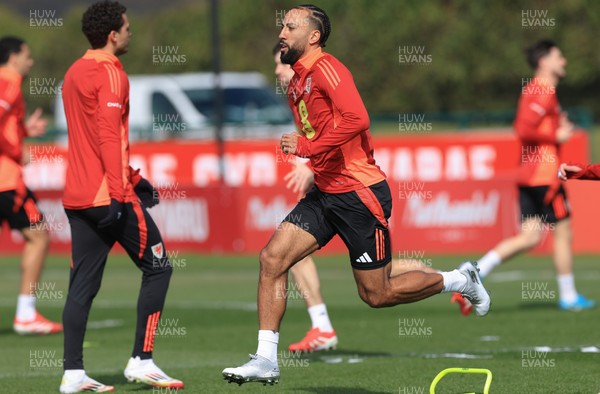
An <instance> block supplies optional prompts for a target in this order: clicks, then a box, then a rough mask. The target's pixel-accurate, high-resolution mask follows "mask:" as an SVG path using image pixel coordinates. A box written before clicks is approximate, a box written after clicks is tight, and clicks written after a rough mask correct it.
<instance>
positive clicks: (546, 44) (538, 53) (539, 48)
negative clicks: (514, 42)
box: [525, 39, 558, 70]
mask: <svg viewBox="0 0 600 394" xmlns="http://www.w3.org/2000/svg"><path fill="white" fill-rule="evenodd" d="M552 48H558V45H557V44H556V42H554V41H552V40H547V39H544V40H539V41H538V42H536V43H535V44H533V45H532V46H530V47H529V48H527V49H526V50H525V55H526V56H527V63H529V66H530V67H531V68H532V69H534V70H535V69H537V68H538V65H539V63H540V59H541V58H543V57H544V56H546V55H547V54H549V53H550V50H551V49H552Z"/></svg>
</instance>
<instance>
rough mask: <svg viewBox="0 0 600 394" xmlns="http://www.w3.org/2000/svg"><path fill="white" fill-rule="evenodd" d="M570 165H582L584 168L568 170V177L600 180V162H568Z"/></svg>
mask: <svg viewBox="0 0 600 394" xmlns="http://www.w3.org/2000/svg"><path fill="white" fill-rule="evenodd" d="M568 164H569V165H575V166H577V167H581V168H582V170H581V171H579V172H567V178H568V179H582V180H585V179H587V180H591V181H597V180H600V164H579V163H568Z"/></svg>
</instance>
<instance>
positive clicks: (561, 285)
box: [556, 274, 577, 303]
mask: <svg viewBox="0 0 600 394" xmlns="http://www.w3.org/2000/svg"><path fill="white" fill-rule="evenodd" d="M556 281H557V282H558V294H559V297H560V299H561V301H564V302H568V303H572V302H575V300H576V299H577V290H575V280H574V279H573V274H567V275H558V276H557V277H556Z"/></svg>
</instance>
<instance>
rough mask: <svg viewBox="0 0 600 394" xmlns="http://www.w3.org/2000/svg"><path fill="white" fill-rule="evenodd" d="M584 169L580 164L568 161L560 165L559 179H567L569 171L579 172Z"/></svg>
mask: <svg viewBox="0 0 600 394" xmlns="http://www.w3.org/2000/svg"><path fill="white" fill-rule="evenodd" d="M581 170H583V168H581V167H579V166H574V165H569V164H567V163H562V164H561V165H560V166H559V167H558V179H560V180H561V181H566V180H567V179H568V178H567V172H579V171H581Z"/></svg>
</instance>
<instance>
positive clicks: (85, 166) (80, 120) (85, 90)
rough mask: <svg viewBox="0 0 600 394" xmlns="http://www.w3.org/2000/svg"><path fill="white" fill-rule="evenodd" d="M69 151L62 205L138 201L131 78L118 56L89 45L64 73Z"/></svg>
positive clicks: (74, 205) (80, 207)
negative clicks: (131, 124)
mask: <svg viewBox="0 0 600 394" xmlns="http://www.w3.org/2000/svg"><path fill="white" fill-rule="evenodd" d="M62 96H63V103H64V107H65V114H66V117H67V128H68V133H69V149H68V151H69V153H68V167H67V177H66V183H65V191H64V194H63V205H64V207H65V208H67V209H86V208H91V207H98V206H104V205H109V204H110V199H111V198H114V199H116V200H117V201H120V202H130V201H133V200H137V197H136V196H135V193H134V191H133V187H134V185H135V183H136V182H137V180H138V179H139V175H137V172H134V171H133V170H132V169H131V167H129V80H128V79H127V74H126V73H125V71H124V70H123V66H122V65H121V62H120V61H119V60H118V59H117V57H116V56H114V55H112V54H110V53H108V52H105V51H102V50H88V51H87V52H86V53H85V55H83V57H81V58H80V59H78V60H77V61H75V63H73V65H72V66H71V67H70V68H69V70H68V71H67V73H66V75H65V80H64V83H63V86H62Z"/></svg>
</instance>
